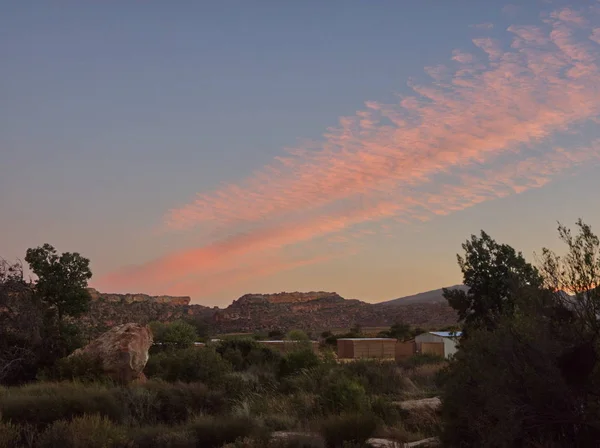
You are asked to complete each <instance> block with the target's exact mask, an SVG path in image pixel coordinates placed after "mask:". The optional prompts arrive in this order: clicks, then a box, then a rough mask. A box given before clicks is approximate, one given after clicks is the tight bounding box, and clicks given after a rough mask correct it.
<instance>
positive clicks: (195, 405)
mask: <svg viewBox="0 0 600 448" xmlns="http://www.w3.org/2000/svg"><path fill="white" fill-rule="evenodd" d="M142 388H143V389H144V390H146V391H148V392H149V393H150V394H152V395H153V396H154V397H155V400H156V402H155V404H154V406H153V409H154V412H155V416H154V419H155V421H157V422H159V423H167V424H173V423H178V422H184V421H186V420H187V419H189V418H190V417H191V416H192V415H194V414H200V413H211V414H218V413H221V412H222V411H223V410H224V409H225V407H226V402H225V399H224V397H223V394H222V393H221V392H220V391H216V390H210V389H209V388H208V387H207V386H205V385H204V384H201V383H176V384H169V383H164V382H160V381H150V382H148V383H146V384H145V385H144V386H142ZM142 405H143V403H142ZM130 412H131V411H130ZM146 423H147V424H148V423H152V421H147V422H146Z"/></svg>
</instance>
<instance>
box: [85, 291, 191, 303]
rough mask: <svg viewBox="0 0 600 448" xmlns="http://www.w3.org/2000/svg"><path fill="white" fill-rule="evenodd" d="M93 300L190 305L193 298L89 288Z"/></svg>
mask: <svg viewBox="0 0 600 448" xmlns="http://www.w3.org/2000/svg"><path fill="white" fill-rule="evenodd" d="M88 292H89V293H90V296H91V297H92V300H99V299H102V300H104V301H106V302H113V303H135V302H146V303H166V304H169V305H189V304H190V301H191V298H190V297H188V296H149V295H147V294H107V293H101V292H98V291H97V290H96V289H94V288H88Z"/></svg>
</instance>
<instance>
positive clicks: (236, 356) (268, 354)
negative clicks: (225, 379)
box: [217, 338, 281, 371]
mask: <svg viewBox="0 0 600 448" xmlns="http://www.w3.org/2000/svg"><path fill="white" fill-rule="evenodd" d="M217 353H219V354H220V355H221V356H222V357H223V358H224V359H225V360H227V361H229V362H230V363H231V364H232V365H233V368H234V369H235V370H236V371H242V370H246V369H248V368H249V367H250V366H273V368H275V366H278V365H279V363H280V360H281V354H280V353H279V352H276V351H275V350H272V349H270V348H269V347H265V346H262V345H260V344H259V343H258V342H256V341H254V340H252V339H248V338H242V339H229V340H226V341H221V342H220V343H219V345H218V346H217Z"/></svg>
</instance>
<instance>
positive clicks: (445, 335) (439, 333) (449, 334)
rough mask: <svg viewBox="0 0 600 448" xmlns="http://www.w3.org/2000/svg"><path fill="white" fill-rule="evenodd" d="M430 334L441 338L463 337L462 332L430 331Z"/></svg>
mask: <svg viewBox="0 0 600 448" xmlns="http://www.w3.org/2000/svg"><path fill="white" fill-rule="evenodd" d="M429 333H431V334H435V335H436V336H439V337H441V338H459V337H461V335H462V331H430V332H429Z"/></svg>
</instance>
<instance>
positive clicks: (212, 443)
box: [187, 417, 258, 448]
mask: <svg viewBox="0 0 600 448" xmlns="http://www.w3.org/2000/svg"><path fill="white" fill-rule="evenodd" d="M187 426H188V428H189V430H190V432H191V433H192V434H193V435H194V437H195V439H196V446H199V447H203V448H204V447H205V448H221V447H222V446H223V445H225V444H227V443H230V442H235V441H236V440H237V439H240V438H243V437H249V436H251V435H256V434H257V433H258V429H257V428H256V427H255V422H254V421H253V420H251V419H249V418H245V417H227V418H214V417H200V418H197V419H196V420H194V421H193V422H191V423H190V424H188V425H187Z"/></svg>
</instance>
